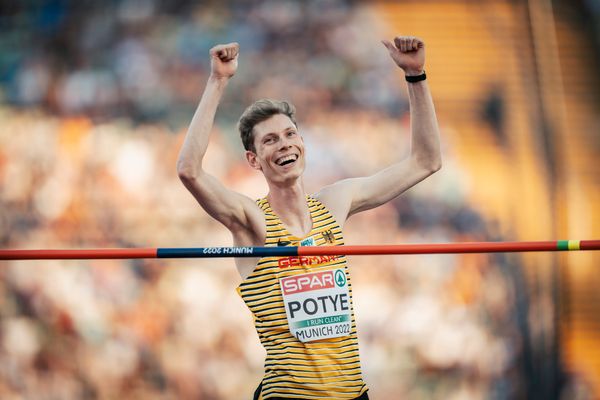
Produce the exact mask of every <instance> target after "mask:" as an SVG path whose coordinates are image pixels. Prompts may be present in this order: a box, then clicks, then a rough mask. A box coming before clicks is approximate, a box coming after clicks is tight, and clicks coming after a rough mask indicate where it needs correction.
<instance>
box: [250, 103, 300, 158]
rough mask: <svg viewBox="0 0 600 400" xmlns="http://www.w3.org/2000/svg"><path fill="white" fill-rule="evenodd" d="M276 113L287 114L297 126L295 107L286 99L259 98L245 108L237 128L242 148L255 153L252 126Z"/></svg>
mask: <svg viewBox="0 0 600 400" xmlns="http://www.w3.org/2000/svg"><path fill="white" fill-rule="evenodd" d="M276 114H283V115H287V116H288V117H289V119H291V120H292V122H293V123H294V125H295V126H296V127H298V124H297V123H296V108H295V107H294V106H293V105H292V104H291V103H288V102H287V101H284V100H272V99H260V100H257V101H255V102H254V103H252V105H250V106H249V107H248V108H246V110H245V111H244V113H243V114H242V116H241V117H240V120H239V121H238V129H239V131H240V136H241V138H242V143H243V144H244V149H246V150H248V151H252V152H255V153H256V147H254V126H255V125H256V124H259V123H261V122H263V121H266V120H267V119H269V118H271V117H272V116H273V115H276Z"/></svg>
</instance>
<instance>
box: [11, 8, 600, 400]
mask: <svg viewBox="0 0 600 400" xmlns="http://www.w3.org/2000/svg"><path fill="white" fill-rule="evenodd" d="M567 3H568V4H567ZM598 9H600V7H598V2H597V1H584V2H577V4H571V3H569V2H563V1H555V2H554V3H551V2H550V1H539V2H536V1H530V2H526V1H517V2H511V1H500V0H497V1H483V2H477V3H470V2H461V1H442V0H440V1H431V2H427V3H422V2H417V1H403V2H389V3H388V2H360V1H351V0H312V1H306V2H296V1H275V0H272V1H231V0H229V1H205V2H200V4H198V2H192V1H186V0H178V1H160V0H112V1H85V2H81V1H72V0H52V1H40V2H36V1H30V2H9V3H6V2H5V3H2V4H1V5H0V26H2V35H1V36H0V96H1V99H2V103H1V104H0V116H1V121H2V128H0V245H1V246H2V247H3V248H27V247H29V248H67V247H72V248H84V247H191V246H222V245H228V244H229V243H230V240H231V239H230V237H229V234H228V232H227V231H226V230H225V229H224V228H222V227H221V226H220V225H218V224H217V223H215V222H214V221H213V220H212V219H210V218H209V217H208V216H207V215H206V214H205V213H204V212H203V211H202V210H201V208H200V207H199V206H198V205H197V204H196V203H195V201H194V200H193V198H192V197H191V196H190V195H189V194H188V193H187V191H185V189H184V188H183V186H182V185H181V184H180V182H179V181H178V179H177V175H176V172H175V162H176V158H177V154H178V151H179V147H180V145H181V142H182V140H183V133H184V131H185V128H186V126H187V124H188V123H189V120H190V119H191V116H192V114H193V111H194V109H195V107H196V104H197V101H198V100H199V95H200V93H201V91H202V88H203V84H204V82H205V80H206V78H207V72H208V68H209V64H208V63H209V57H208V49H209V48H210V47H212V46H213V45H214V44H216V43H223V42H229V41H237V42H239V43H240V46H241V55H240V68H239V70H238V73H237V75H236V76H235V78H234V79H233V80H232V82H231V85H229V87H228V90H227V94H226V96H225V98H224V101H223V103H222V105H221V107H220V109H219V112H218V116H217V123H216V126H215V132H214V134H213V136H212V138H211V141H212V143H211V144H210V147H209V152H208V154H207V165H209V169H210V171H211V172H212V173H213V174H214V175H216V176H217V177H218V178H219V179H221V180H222V181H224V182H225V183H226V184H227V185H228V186H229V187H231V188H234V189H235V190H238V191H240V192H243V193H245V194H247V195H249V196H251V197H254V198H258V197H260V196H262V195H264V194H265V193H266V186H265V184H264V183H263V180H262V178H261V176H260V175H257V174H256V173H254V172H253V171H252V170H251V169H250V168H248V167H247V166H246V162H245V161H244V158H243V157H242V154H243V152H242V146H241V144H240V143H239V139H238V134H237V132H236V129H235V123H236V122H237V118H238V117H239V115H240V114H241V112H242V110H243V109H244V108H245V107H246V106H247V105H248V104H249V103H251V102H252V101H253V100H255V99H257V98H262V97H274V98H284V99H288V100H291V101H292V102H293V103H294V104H296V106H297V108H298V114H299V124H300V130H301V132H302V134H303V135H304V138H305V141H306V144H307V149H308V157H309V161H308V169H307V176H306V183H307V186H308V189H309V190H310V191H313V190H317V189H318V188H319V187H321V186H322V185H324V184H327V183H331V182H332V181H335V180H337V179H341V178H345V177H349V176H359V175H365V174H370V173H372V172H374V171H376V170H377V169H379V168H381V167H383V166H385V165H387V164H389V163H390V162H393V161H394V160H397V159H399V158H401V157H403V156H404V155H405V154H407V152H408V144H409V143H408V141H409V116H408V114H407V111H408V105H407V97H406V92H405V85H404V84H403V83H402V80H403V77H402V75H401V73H400V72H399V70H398V69H397V68H396V67H395V65H394V64H393V63H392V62H391V61H390V60H389V57H388V55H387V51H386V50H385V48H384V47H383V45H381V44H380V42H379V41H380V39H381V38H385V37H388V38H389V37H393V36H394V35H395V34H399V33H405V34H407V33H408V34H415V35H418V36H420V37H423V38H424V40H425V42H426V44H427V49H428V50H427V51H428V65H427V67H428V68H427V72H428V76H429V78H428V79H430V82H431V87H432V91H433V95H434V100H435V102H436V106H437V108H438V114H439V117H440V123H441V127H442V130H443V141H444V168H443V170H442V172H440V173H439V174H437V175H435V176H434V177H433V178H432V179H430V180H428V181H426V182H424V183H423V184H421V185H419V186H418V187H417V188H415V189H414V190H411V191H410V192H409V193H407V194H405V195H402V196H401V197H400V198H398V199H396V200H395V201H394V202H392V203H389V204H387V205H385V206H383V207H380V208H378V209H376V210H373V211H371V212H369V213H365V214H360V215H358V216H356V217H353V219H351V220H350V223H349V224H348V228H347V232H346V242H347V243H349V244H368V243H376V244H383V243H410V242H458V241H487V240H550V239H557V238H562V239H565V238H571V239H591V238H594V235H595V237H596V238H597V237H598V236H600V235H599V234H600V232H599V231H598V229H599V227H600V221H598V217H597V216H598V211H599V206H598V205H599V204H600V190H599V188H600V185H599V183H600V180H599V179H598V178H599V175H598V172H597V156H598V154H599V153H598V146H599V144H600V140H599V135H598V124H599V123H600V121H598V119H597V110H598V108H597V106H598V104H600V101H599V93H600V91H599V90H598V89H599V87H600V86H599V85H598V83H599V80H598V74H597V66H598V63H597V62H598V58H597V56H598V48H599V47H598V43H599V42H600V41H599V40H598V38H599V36H598V31H597V29H596V30H594V27H597V26H598V24H597V21H598ZM573 71H576V73H575V74H573ZM594 110H595V111H596V113H595V112H594ZM575 111H576V112H575ZM593 257H594V255H591V254H589V253H587V254H576V255H575V254H573V255H571V254H569V255H568V256H561V257H559V256H556V255H552V254H535V255H514V254H513V255H480V254H465V255H429V256H393V257H392V256H379V257H354V258H352V260H351V266H352V270H353V271H352V273H353V279H354V289H355V296H356V299H355V303H356V313H357V320H358V324H359V332H360V336H359V338H360V340H361V352H362V362H363V369H364V373H365V378H366V380H367V382H368V384H369V386H370V387H371V391H370V394H371V397H372V398H374V399H393V398H408V399H513V398H530V399H533V398H544V399H593V398H597V396H599V395H600V350H598V348H597V347H598V346H597V343H598V340H599V339H600V338H599V336H600V335H599V333H598V332H599V331H598V329H599V327H600V318H599V317H598V315H600V302H599V301H598V292H597V290H596V291H594V290H593V288H594V287H597V284H600V282H599V280H598V278H597V272H594V271H595V269H593V267H594V260H593ZM596 260H597V256H596ZM596 264H597V263H596ZM575 267H576V268H577V269H575ZM238 283H239V277H238V275H237V272H236V271H235V268H234V267H233V262H232V261H231V260H210V261H206V260H129V261H43V262H24V261H20V262H2V263H0V398H2V399H21V398H23V399H30V398H35V399H112V398H126V399H155V398H156V399H198V398H201V399H246V398H249V397H250V395H251V393H252V392H253V390H254V388H255V387H256V386H257V384H258V382H259V381H260V379H261V375H262V368H263V366H262V362H263V357H264V352H263V350H262V349H261V347H260V344H259V342H258V338H257V336H256V333H255V332H254V330H253V325H252V319H251V316H250V314H249V312H248V311H247V310H245V308H244V305H243V303H242V301H241V299H239V298H238V297H237V295H236V293H235V290H234V288H235V286H236V285H237V284H238ZM594 285H596V286H594ZM594 348H596V349H595V350H594Z"/></svg>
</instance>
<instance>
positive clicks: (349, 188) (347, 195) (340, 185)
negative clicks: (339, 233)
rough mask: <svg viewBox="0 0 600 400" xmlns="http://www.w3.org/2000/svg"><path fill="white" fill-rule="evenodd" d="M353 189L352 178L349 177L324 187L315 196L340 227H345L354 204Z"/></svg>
mask: <svg viewBox="0 0 600 400" xmlns="http://www.w3.org/2000/svg"><path fill="white" fill-rule="evenodd" d="M353 190H354V189H353V184H352V179H347V180H342V181H338V182H336V183H333V184H331V185H328V186H325V187H323V188H322V189H321V190H319V191H318V192H317V193H315V194H314V195H313V197H314V198H315V199H316V200H317V201H319V202H320V203H321V204H323V206H325V208H327V209H328V210H329V212H330V213H331V214H332V215H333V217H334V218H335V219H336V221H337V223H338V224H339V225H340V227H343V225H344V222H346V220H347V219H348V217H349V212H350V208H351V206H352V193H353Z"/></svg>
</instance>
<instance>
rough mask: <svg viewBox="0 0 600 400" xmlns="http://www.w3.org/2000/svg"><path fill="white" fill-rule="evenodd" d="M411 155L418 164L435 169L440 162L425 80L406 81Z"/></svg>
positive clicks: (436, 130)
mask: <svg viewBox="0 0 600 400" xmlns="http://www.w3.org/2000/svg"><path fill="white" fill-rule="evenodd" d="M408 98H409V104H410V130H411V157H412V158H413V159H414V160H415V161H416V162H417V163H418V165H420V166H422V167H425V168H427V169H430V170H432V171H437V170H438V169H440V167H441V164H442V159H441V151H440V133H439V127H438V122H437V117H436V115H435V107H434V105H433V99H432V97H431V93H430V91H429V86H428V85H427V81H420V82H416V83H408Z"/></svg>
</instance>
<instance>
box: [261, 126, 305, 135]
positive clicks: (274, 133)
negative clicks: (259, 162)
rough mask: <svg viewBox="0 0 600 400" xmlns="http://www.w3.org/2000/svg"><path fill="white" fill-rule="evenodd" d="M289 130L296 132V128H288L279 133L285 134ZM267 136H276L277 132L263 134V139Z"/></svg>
mask: <svg viewBox="0 0 600 400" xmlns="http://www.w3.org/2000/svg"><path fill="white" fill-rule="evenodd" d="M289 130H295V131H297V130H298V128H296V127H295V126H288V127H287V128H285V129H284V130H282V131H281V132H287V131H289ZM269 135H277V132H268V133H265V136H263V138H266V137H267V136H269Z"/></svg>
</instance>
